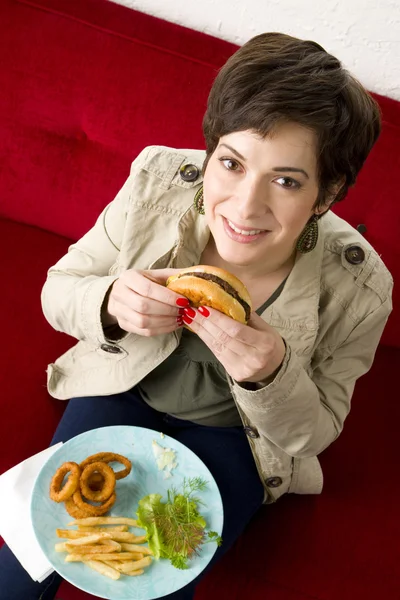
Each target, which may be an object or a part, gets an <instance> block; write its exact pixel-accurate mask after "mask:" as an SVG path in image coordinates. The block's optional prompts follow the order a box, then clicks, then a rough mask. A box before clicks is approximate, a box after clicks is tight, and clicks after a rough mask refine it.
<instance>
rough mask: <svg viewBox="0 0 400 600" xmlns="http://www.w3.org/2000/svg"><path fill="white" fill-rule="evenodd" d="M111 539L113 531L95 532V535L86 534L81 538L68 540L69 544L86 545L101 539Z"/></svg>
mask: <svg viewBox="0 0 400 600" xmlns="http://www.w3.org/2000/svg"><path fill="white" fill-rule="evenodd" d="M102 539H103V540H104V539H108V540H110V539H111V533H94V534H93V535H89V536H84V537H81V538H75V539H72V540H71V541H69V542H68V545H69V546H84V545H88V544H94V543H95V542H98V541H99V540H102Z"/></svg>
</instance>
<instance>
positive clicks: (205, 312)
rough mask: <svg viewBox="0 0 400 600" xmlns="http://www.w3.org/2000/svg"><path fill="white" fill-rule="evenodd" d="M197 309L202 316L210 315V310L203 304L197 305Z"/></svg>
mask: <svg viewBox="0 0 400 600" xmlns="http://www.w3.org/2000/svg"><path fill="white" fill-rule="evenodd" d="M197 310H198V311H199V313H200V314H201V315H203V317H209V316H210V311H209V310H208V308H206V307H205V306H199V308H198V309H197Z"/></svg>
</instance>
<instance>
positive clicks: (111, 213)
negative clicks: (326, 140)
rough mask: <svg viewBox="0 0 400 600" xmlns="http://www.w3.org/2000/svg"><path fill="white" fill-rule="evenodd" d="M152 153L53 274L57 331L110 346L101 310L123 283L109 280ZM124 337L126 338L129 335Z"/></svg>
mask: <svg viewBox="0 0 400 600" xmlns="http://www.w3.org/2000/svg"><path fill="white" fill-rule="evenodd" d="M148 150H149V148H147V149H145V150H143V152H142V153H141V154H140V155H139V156H138V157H137V159H136V160H135V161H134V162H133V163H132V167H131V171H130V175H129V177H128V179H127V181H126V182H125V184H124V185H123V187H122V189H121V190H120V191H119V193H118V194H117V196H116V197H115V199H114V200H113V201H112V202H111V203H110V204H109V205H108V206H107V207H106V208H105V209H104V210H103V212H102V213H101V214H100V216H99V217H98V219H97V221H96V223H95V225H94V227H92V229H90V231H88V232H87V233H86V234H85V235H84V236H83V237H82V238H81V239H80V240H79V241H78V242H77V243H76V244H73V245H72V246H70V248H69V249H68V253H67V254H66V255H65V256H63V257H62V258H61V259H60V260H59V261H58V262H57V263H56V264H55V265H54V266H53V267H51V268H50V269H49V271H48V274H47V280H46V282H45V284H44V286H43V290H42V296H41V300H42V309H43V313H44V315H45V317H46V319H47V321H48V322H49V323H50V325H52V327H54V329H56V330H57V331H62V332H64V333H67V334H69V335H71V336H73V337H75V338H77V339H78V340H85V341H88V342H91V343H93V344H95V345H100V344H102V343H105V342H106V341H107V338H106V333H105V331H104V330H103V326H102V323H101V308H102V304H103V302H104V299H105V296H106V294H107V292H108V290H109V289H110V287H111V285H112V284H113V283H114V281H115V280H116V279H118V276H117V275H109V271H110V269H111V267H112V266H113V264H114V263H115V261H116V259H117V256H118V254H119V250H120V248H121V242H122V236H123V232H124V228H125V222H126V216H127V213H128V209H129V204H130V190H131V189H132V186H133V184H134V178H135V174H136V173H137V171H138V170H139V169H140V167H141V165H142V164H143V162H144V159H145V156H147V153H148ZM118 329H119V328H118ZM119 331H120V333H121V337H122V336H123V335H124V333H123V332H122V330H119ZM112 337H113V338H114V337H115V336H112Z"/></svg>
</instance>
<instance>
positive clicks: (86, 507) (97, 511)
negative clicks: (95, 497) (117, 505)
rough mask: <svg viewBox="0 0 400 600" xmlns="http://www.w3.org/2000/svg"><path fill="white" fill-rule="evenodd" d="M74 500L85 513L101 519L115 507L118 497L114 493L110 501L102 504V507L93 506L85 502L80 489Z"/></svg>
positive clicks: (75, 493)
mask: <svg viewBox="0 0 400 600" xmlns="http://www.w3.org/2000/svg"><path fill="white" fill-rule="evenodd" d="M72 499H73V501H74V502H75V504H76V506H77V507H78V508H80V509H81V510H82V511H83V512H86V513H89V516H91V517H100V516H101V515H104V514H105V513H106V512H107V511H108V510H110V508H111V507H112V506H113V505H114V502H115V500H116V499H117V496H116V494H115V492H113V493H112V494H111V496H110V497H109V499H108V500H106V501H105V502H104V503H103V504H100V506H93V504H89V503H88V502H85V501H84V499H83V498H82V495H81V491H80V489H79V488H78V489H77V490H76V491H75V492H74V494H73V496H72Z"/></svg>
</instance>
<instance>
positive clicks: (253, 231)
mask: <svg viewBox="0 0 400 600" xmlns="http://www.w3.org/2000/svg"><path fill="white" fill-rule="evenodd" d="M226 221H227V223H228V225H229V227H230V228H231V229H232V230H233V231H235V232H236V233H240V234H241V235H248V236H250V235H258V234H259V233H264V232H266V231H267V230H266V229H251V228H250V227H241V226H240V225H236V223H233V221H230V220H229V219H226Z"/></svg>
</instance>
